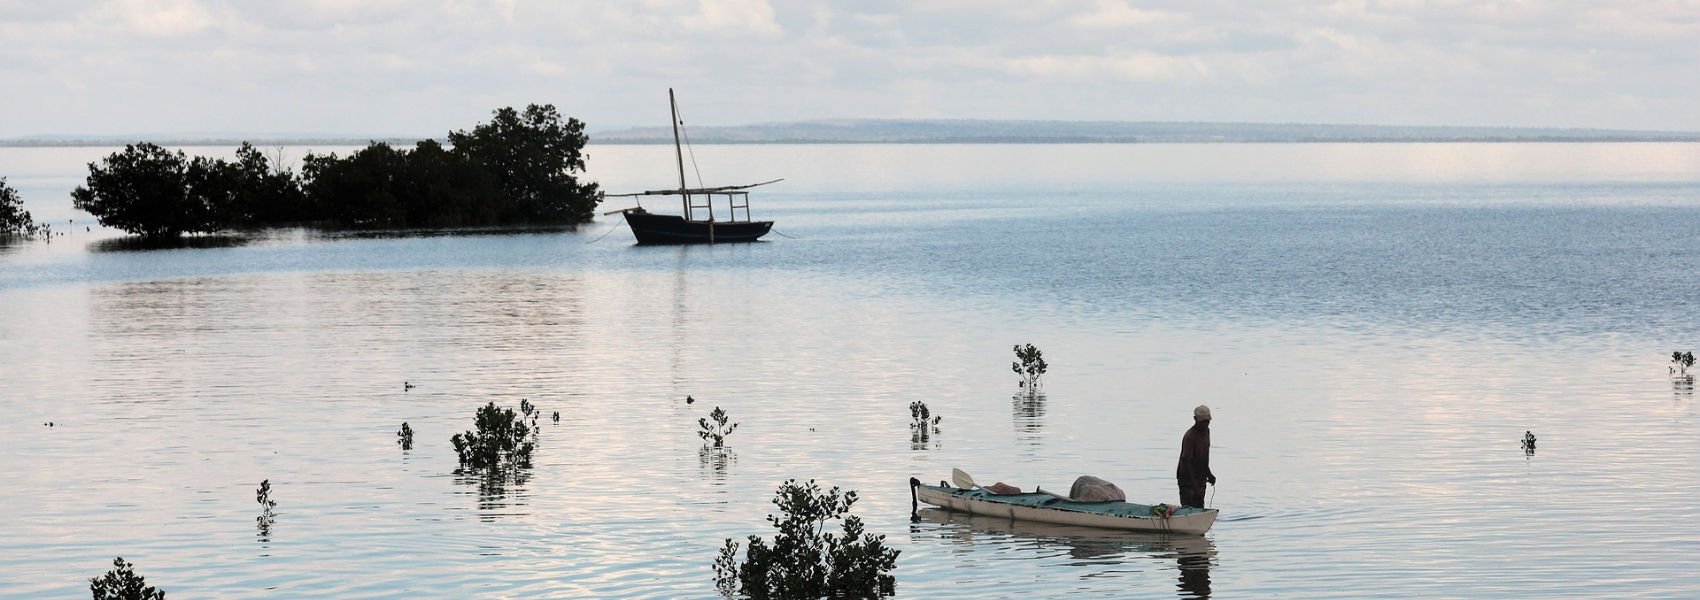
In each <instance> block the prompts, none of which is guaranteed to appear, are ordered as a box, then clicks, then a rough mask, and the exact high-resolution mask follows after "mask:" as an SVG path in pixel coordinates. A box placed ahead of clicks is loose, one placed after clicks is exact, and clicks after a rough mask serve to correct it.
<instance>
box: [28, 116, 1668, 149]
mask: <svg viewBox="0 0 1700 600" xmlns="http://www.w3.org/2000/svg"><path fill="white" fill-rule="evenodd" d="M687 133H688V135H689V137H690V141H691V142H692V143H696V144H1180V143H1184V144H1197V143H1298V144H1303V143H1384V142H1391V143H1397V142H1405V143H1421V142H1509V143H1517V142H1700V132H1694V131H1648V130H1625V129H1578V128H1546V127H1449V126H1400V125H1328V124H1304V123H1202V122H1161V121H994V120H958V119H930V120H929V119H914V120H897V119H846V120H819V121H799V122H792V123H766V124H756V125H738V126H718V127H691V128H690V129H688V130H687ZM421 139H424V138H423V137H406V136H390V137H359V136H337V135H321V136H300V137H292V136H287V135H278V134H270V135H265V136H253V137H241V136H238V135H235V134H209V135H205V136H196V135H171V134H158V135H147V136H136V137H132V138H123V137H118V136H107V135H101V136H86V137H79V136H66V135H60V136H31V137H24V138H11V139H0V146H14V147H17V146H23V147H31V146H35V147H40V146H122V145H125V144H133V143H137V142H152V143H155V144H159V145H163V146H237V145H239V144H241V143H242V142H244V141H246V142H249V143H252V144H253V145H255V146H257V147H261V148H264V147H267V146H365V145H366V144H368V143H370V142H374V141H376V142H385V143H389V144H391V145H396V146H406V145H412V144H413V143H415V142H417V141H419V140H421ZM590 143H591V144H593V145H595V144H671V143H673V130H672V129H671V128H668V127H643V128H632V129H613V130H603V131H595V130H592V131H590Z"/></svg>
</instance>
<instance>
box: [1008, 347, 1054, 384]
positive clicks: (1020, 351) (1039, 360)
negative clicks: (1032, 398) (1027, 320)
mask: <svg viewBox="0 0 1700 600" xmlns="http://www.w3.org/2000/svg"><path fill="white" fill-rule="evenodd" d="M1015 358H1016V362H1012V363H1009V369H1010V370H1011V371H1015V374H1016V375H1020V376H1021V386H1022V387H1025V388H1027V389H1034V388H1037V387H1038V386H1039V376H1040V375H1044V374H1045V368H1046V366H1047V365H1046V364H1045V357H1044V355H1043V354H1041V353H1040V352H1039V349H1038V348H1034V347H1033V344H1028V345H1026V346H1025V347H1023V346H1022V345H1020V344H1016V345H1015Z"/></svg>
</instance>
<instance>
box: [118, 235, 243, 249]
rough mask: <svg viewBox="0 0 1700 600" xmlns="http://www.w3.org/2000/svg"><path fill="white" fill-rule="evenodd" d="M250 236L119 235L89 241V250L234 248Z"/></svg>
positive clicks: (241, 244)
mask: <svg viewBox="0 0 1700 600" xmlns="http://www.w3.org/2000/svg"><path fill="white" fill-rule="evenodd" d="M250 241H252V238H251V237H249V236H246V235H193V236H188V237H175V238H165V239H155V238H145V237H132V236H126V237H119V238H109V239H104V240H99V241H95V242H89V245H88V249H89V251H90V252H147V251H152V250H182V249H186V248H187V249H203V248H236V247H240V246H246V245H248V243H249V242H250Z"/></svg>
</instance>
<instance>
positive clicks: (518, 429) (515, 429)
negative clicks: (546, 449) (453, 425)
mask: <svg viewBox="0 0 1700 600" xmlns="http://www.w3.org/2000/svg"><path fill="white" fill-rule="evenodd" d="M520 408H521V410H522V411H525V413H524V415H523V416H522V415H517V414H514V410H513V409H511V408H505V409H499V408H496V403H494V402H490V403H488V404H485V405H484V406H483V407H480V408H479V409H478V414H477V417H476V420H475V424H476V425H477V431H476V432H473V431H467V432H465V433H457V434H455V435H454V436H453V437H451V438H449V441H450V442H452V443H453V444H454V447H455V454H456V455H458V456H459V457H460V465H461V467H463V468H473V469H483V468H488V467H495V466H498V465H501V464H503V461H504V460H507V461H509V464H511V465H513V466H519V467H526V466H530V465H531V451H532V449H533V448H535V447H536V446H537V441H536V440H537V434H536V432H537V415H536V412H535V408H534V407H532V406H531V403H530V402H526V401H524V400H522V401H520ZM527 417H529V418H530V424H529V425H527Z"/></svg>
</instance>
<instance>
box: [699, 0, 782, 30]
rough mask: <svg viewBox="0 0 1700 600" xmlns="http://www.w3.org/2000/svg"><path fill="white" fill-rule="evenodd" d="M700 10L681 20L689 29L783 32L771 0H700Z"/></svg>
mask: <svg viewBox="0 0 1700 600" xmlns="http://www.w3.org/2000/svg"><path fill="white" fill-rule="evenodd" d="M699 8H700V12H698V13H697V14H694V15H689V16H686V17H682V18H680V19H679V22H680V23H682V24H684V26H685V28H686V29H689V30H692V31H701V32H710V33H716V34H725V35H747V34H755V35H762V36H775V35H779V33H780V31H781V30H780V28H779V23H778V22H777V21H774V19H773V6H772V5H770V4H768V3H767V0H700V1H699Z"/></svg>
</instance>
